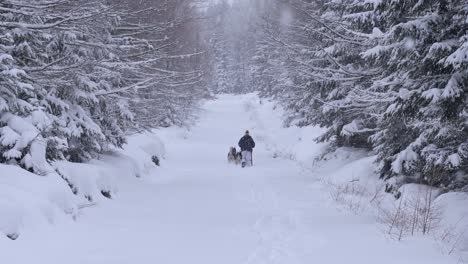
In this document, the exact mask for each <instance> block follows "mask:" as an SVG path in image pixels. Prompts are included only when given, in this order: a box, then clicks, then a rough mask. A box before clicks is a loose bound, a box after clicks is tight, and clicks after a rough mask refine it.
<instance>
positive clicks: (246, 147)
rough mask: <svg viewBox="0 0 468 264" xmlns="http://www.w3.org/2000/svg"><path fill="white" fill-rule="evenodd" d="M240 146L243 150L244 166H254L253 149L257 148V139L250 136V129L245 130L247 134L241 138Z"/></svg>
mask: <svg viewBox="0 0 468 264" xmlns="http://www.w3.org/2000/svg"><path fill="white" fill-rule="evenodd" d="M239 147H240V148H241V152H242V163H241V164H242V168H243V167H245V166H249V167H250V166H252V165H253V164H252V151H253V149H254V148H255V141H254V140H253V138H252V137H251V136H250V133H249V131H248V130H247V131H245V135H244V136H243V137H242V138H241V139H240V140H239Z"/></svg>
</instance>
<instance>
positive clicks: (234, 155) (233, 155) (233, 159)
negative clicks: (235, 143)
mask: <svg viewBox="0 0 468 264" xmlns="http://www.w3.org/2000/svg"><path fill="white" fill-rule="evenodd" d="M227 159H228V162H229V163H234V164H236V165H239V164H240V163H241V161H242V154H241V153H240V152H237V150H236V148H235V147H230V148H229V153H228V155H227Z"/></svg>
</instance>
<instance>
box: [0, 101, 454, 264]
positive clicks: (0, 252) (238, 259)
mask: <svg viewBox="0 0 468 264" xmlns="http://www.w3.org/2000/svg"><path fill="white" fill-rule="evenodd" d="M257 101H258V100H256V98H255V97H254V96H252V95H248V96H222V97H220V99H218V100H216V101H212V102H208V103H207V104H206V105H205V107H204V112H203V113H202V114H201V118H200V120H199V122H198V123H197V125H196V126H195V127H193V128H192V129H191V131H188V132H187V131H183V130H181V129H176V128H171V129H166V130H163V131H161V137H162V139H163V140H164V142H165V143H166V148H167V157H166V159H165V160H164V161H163V167H162V168H161V169H160V170H158V175H154V177H152V178H151V179H145V180H144V182H141V181H135V180H132V181H130V180H128V182H122V183H120V186H121V187H120V189H121V190H120V193H119V195H118V197H117V198H116V199H115V200H112V201H109V202H106V203H103V204H100V205H99V206H97V207H92V208H88V209H85V211H84V212H83V214H82V215H81V216H80V217H79V218H78V220H77V221H76V223H57V224H56V225H53V226H51V227H50V228H47V229H45V230H41V231H38V233H30V234H24V235H23V236H22V237H21V239H19V240H17V241H15V242H12V243H9V244H8V245H9V246H8V248H0V259H6V260H9V262H3V261H0V262H1V263H8V264H10V263H52V264H54V263H67V264H73V263H76V264H94V263H95V264H105V263H109V264H111V263H112V264H131V263H148V264H150V263H160V264H172V263H174V264H175V263H177V264H188V263H193V264H195V263H196V264H221V263H222V264H231V263H232V264H263V263H268V264H275V263H284V264H295V263H307V264H310V263H320V264H327V263H330V264H342V263H359V264H375V263H380V264H385V263H389V264H390V263H392V264H394V263H399V264H405V263H408V264H417V263H431V264H435V263H440V264H448V263H452V262H450V261H451V259H450V258H448V257H447V256H443V255H441V254H439V253H438V252H437V250H436V249H435V248H434V247H433V245H431V244H429V242H427V243H425V242H422V241H421V240H417V241H406V242H402V243H398V242H395V241H392V240H389V239H387V238H385V236H383V235H382V233H381V232H380V231H379V230H378V228H377V227H376V225H375V224H374V223H373V220H371V219H367V218H364V217H361V216H353V215H347V214H343V213H340V212H338V211H337V210H336V209H334V207H333V206H332V205H330V202H329V199H328V193H327V192H326V191H325V190H324V189H323V187H322V186H321V185H320V184H318V183H314V182H313V181H312V180H311V179H310V177H308V175H307V174H306V173H304V172H303V171H302V170H301V168H300V166H298V165H297V164H295V163H294V162H293V161H290V160H284V159H279V158H277V159H274V158H272V155H271V152H270V151H269V150H268V149H270V147H271V145H273V144H274V142H271V140H270V139H269V137H268V136H267V135H268V132H269V130H271V131H274V130H275V131H276V130H278V129H280V124H279V123H278V122H273V121H269V120H270V119H271V118H270V117H269V116H262V113H257V112H255V109H253V108H255V106H256V104H257V103H258V102H257ZM272 126H275V127H272ZM245 129H250V130H251V131H252V135H253V137H254V139H256V141H257V148H256V149H255V152H254V163H255V166H254V167H253V168H246V169H241V168H239V167H236V166H234V165H230V164H227V162H226V152H227V150H228V147H229V146H230V145H236V143H237V140H238V139H239V137H240V136H241V135H242V133H243V131H244V130H245ZM423 241H424V240H423Z"/></svg>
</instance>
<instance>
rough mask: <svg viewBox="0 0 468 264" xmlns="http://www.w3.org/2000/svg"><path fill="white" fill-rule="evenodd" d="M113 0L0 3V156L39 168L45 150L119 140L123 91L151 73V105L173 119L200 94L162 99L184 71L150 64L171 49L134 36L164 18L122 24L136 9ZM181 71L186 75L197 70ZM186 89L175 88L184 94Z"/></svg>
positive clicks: (62, 154)
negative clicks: (153, 96) (156, 102)
mask: <svg viewBox="0 0 468 264" xmlns="http://www.w3.org/2000/svg"><path fill="white" fill-rule="evenodd" d="M121 4H122V3H120V2H118V1H116V2H109V1H104V0H92V1H84V0H83V1H59V0H40V1H35V2H34V3H30V1H27V0H8V1H2V2H1V3H0V34H1V36H2V39H1V41H0V54H1V60H2V66H1V67H2V72H1V75H0V78H1V79H0V83H2V86H1V88H0V89H1V90H0V91H1V95H2V98H1V100H0V102H1V104H0V105H1V110H0V120H1V121H0V142H1V147H0V150H1V153H2V157H1V162H7V163H16V164H19V165H21V166H23V167H24V168H27V169H30V170H32V171H34V172H36V173H39V174H47V173H48V172H49V171H50V169H51V168H50V166H49V165H48V161H47V160H54V159H68V160H71V161H83V160H86V159H89V158H91V157H93V156H94V154H96V153H99V152H102V151H105V150H106V149H107V148H108V147H109V146H117V147H118V146H121V145H122V144H123V143H124V142H125V133H126V130H127V129H128V128H132V127H135V126H136V123H135V121H136V120H135V119H134V113H133V112H132V111H131V107H130V103H131V102H130V99H133V98H135V96H134V95H135V94H136V93H137V92H138V91H141V90H143V89H145V88H148V87H154V84H155V83H157V84H161V85H164V86H165V87H167V88H165V89H164V90H163V91H161V89H157V90H155V92H154V93H153V94H157V95H158V96H159V97H160V98H161V99H160V101H164V102H165V104H161V107H160V108H159V109H160V110H162V111H163V112H164V113H162V114H161V116H163V115H166V116H168V115H169V113H174V112H176V113H177V118H179V119H183V118H185V117H186V116H187V114H186V113H185V112H186V111H188V109H189V108H190V107H191V106H193V103H192V102H193V101H195V100H197V98H200V97H193V98H191V100H192V101H190V103H187V102H186V101H184V100H178V99H174V100H164V99H163V98H166V99H167V97H164V95H166V96H167V93H166V92H167V91H171V90H172V89H171V88H170V87H171V85H178V84H180V82H184V84H186V83H187V82H186V80H187V78H186V77H184V78H183V81H181V78H182V77H180V75H179V74H175V72H174V71H170V70H168V69H167V68H160V67H159V66H160V65H161V64H163V62H164V63H169V62H170V61H171V60H172V59H180V57H181V56H176V55H172V56H168V55H167V54H166V53H163V52H162V51H161V49H160V48H159V47H156V45H154V43H156V42H157V41H156V40H152V39H151V40H148V39H145V36H144V34H145V33H148V34H150V33H151V32H154V31H157V32H166V33H168V31H167V30H170V29H171V28H172V27H173V24H172V23H171V22H167V21H166V22H164V23H159V22H158V23H156V22H152V23H145V24H131V17H132V16H135V15H136V14H137V13H141V11H140V10H125V11H122V9H121ZM167 19H169V18H167ZM170 19H172V18H170ZM129 31H132V32H129ZM158 36H161V35H158ZM163 40H164V41H167V38H166V37H163ZM163 47H164V45H163ZM184 75H185V73H184ZM188 75H189V76H190V77H189V79H190V80H191V79H195V78H199V76H200V74H199V73H198V72H196V73H190V74H188ZM194 75H195V77H192V76H194ZM168 80H170V81H168ZM190 92H191V91H186V92H185V93H184V94H183V95H184V96H185V98H187V97H188V94H189V93H190ZM179 97H180V95H179V94H178V95H177V96H175V97H173V98H179ZM153 103H154V101H153ZM168 105H170V106H171V107H167V108H166V109H165V108H164V107H166V106H168ZM168 109H169V110H168ZM170 109H172V110H170ZM179 110H182V111H185V112H184V114H179ZM170 116H171V117H173V115H170ZM138 121H140V120H138ZM158 125H160V124H159V123H153V126H158ZM46 159H47V160H46Z"/></svg>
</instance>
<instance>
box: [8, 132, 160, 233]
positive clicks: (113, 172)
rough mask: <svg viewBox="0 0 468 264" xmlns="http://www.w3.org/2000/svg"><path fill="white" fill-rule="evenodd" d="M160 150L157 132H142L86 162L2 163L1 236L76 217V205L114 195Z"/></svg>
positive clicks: (149, 167)
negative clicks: (48, 169) (47, 165)
mask: <svg viewBox="0 0 468 264" xmlns="http://www.w3.org/2000/svg"><path fill="white" fill-rule="evenodd" d="M164 155H165V147H164V144H163V143H162V141H161V140H160V139H159V138H158V136H156V135H155V134H154V133H143V134H138V135H134V136H131V137H129V138H128V143H127V144H126V145H125V146H124V147H123V149H116V150H114V151H113V152H112V153H109V154H106V155H103V156H102V157H100V159H98V160H92V161H90V162H89V163H85V164H83V163H72V162H66V161H56V162H52V163H51V165H52V167H53V168H54V169H55V172H54V173H49V174H48V175H47V176H39V175H36V174H33V173H30V172H28V171H26V170H24V169H21V168H19V167H17V166H12V165H3V164H0V237H3V238H1V239H4V238H5V237H8V238H10V239H12V240H15V239H19V238H20V235H21V234H22V233H23V232H27V231H28V230H34V229H36V228H41V227H43V226H44V225H51V224H54V223H55V222H56V221H58V220H59V219H62V220H65V221H67V219H68V220H69V219H75V218H76V217H78V216H79V214H78V213H79V210H80V209H82V208H85V207H87V206H92V205H95V204H96V203H99V202H101V201H103V200H107V199H112V198H114V197H115V196H116V195H118V191H119V185H120V184H122V183H123V182H124V181H128V180H132V179H136V178H142V177H147V176H149V175H152V172H153V171H154V170H155V169H156V168H157V166H156V164H155V162H154V161H155V157H157V159H158V160H161V159H163V158H164Z"/></svg>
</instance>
